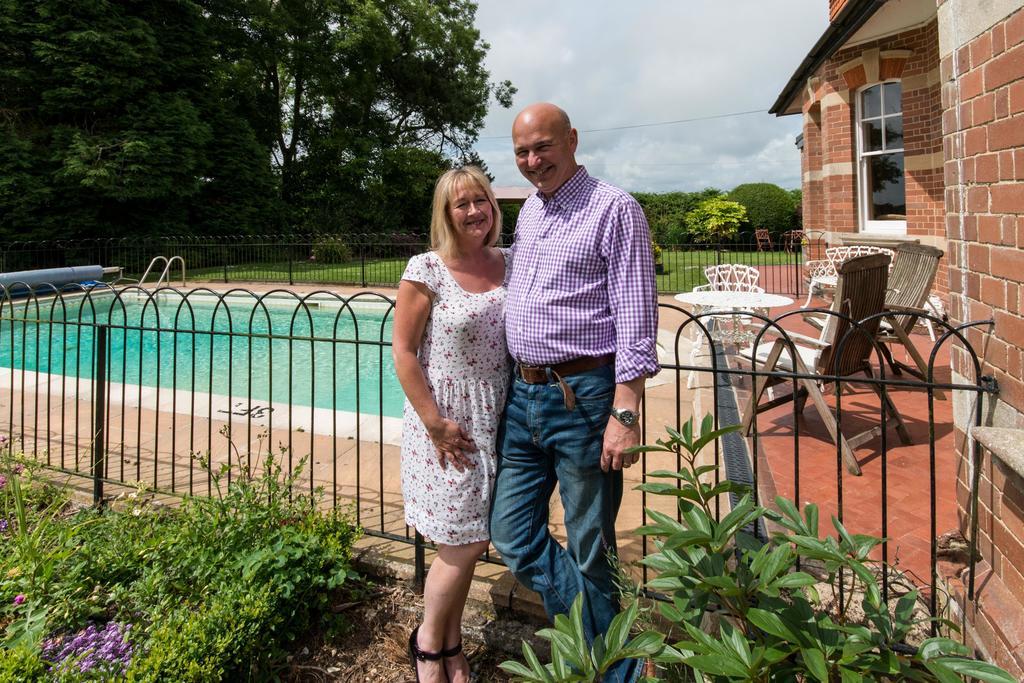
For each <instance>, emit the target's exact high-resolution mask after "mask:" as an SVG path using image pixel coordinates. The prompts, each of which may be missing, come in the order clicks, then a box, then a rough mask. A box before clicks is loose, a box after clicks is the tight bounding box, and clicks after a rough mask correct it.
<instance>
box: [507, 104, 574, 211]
mask: <svg viewBox="0 0 1024 683" xmlns="http://www.w3.org/2000/svg"><path fill="white" fill-rule="evenodd" d="M576 143H577V135H576V130H575V129H574V128H573V127H572V124H571V123H570V122H569V115H568V114H566V113H565V111H563V110H562V109H561V108H560V107H557V106H555V105H553V104H551V103H550V102H538V103H536V104H531V105H530V106H528V107H526V108H525V109H523V110H522V111H521V112H519V115H518V116H516V120H515V121H514V122H513V123H512V144H513V145H514V147H515V153H516V165H517V166H518V167H519V172H520V173H522V174H523V177H524V178H526V179H527V180H529V181H530V183H532V184H533V186H534V187H536V188H537V189H538V190H540V192H541V194H543V195H545V196H551V195H552V194H554V193H555V192H556V191H557V190H558V188H560V187H561V186H562V185H564V184H565V182H566V181H567V180H569V179H570V178H572V177H573V175H575V174H576V170H577V169H578V168H579V166H578V165H577V164H576Z"/></svg>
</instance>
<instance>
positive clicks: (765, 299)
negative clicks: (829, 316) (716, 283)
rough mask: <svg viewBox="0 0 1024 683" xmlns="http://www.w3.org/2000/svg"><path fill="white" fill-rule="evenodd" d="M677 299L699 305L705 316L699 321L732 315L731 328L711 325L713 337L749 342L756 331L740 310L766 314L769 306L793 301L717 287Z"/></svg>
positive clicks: (680, 296)
mask: <svg viewBox="0 0 1024 683" xmlns="http://www.w3.org/2000/svg"><path fill="white" fill-rule="evenodd" d="M675 300H676V301H679V302H682V303H684V304H690V305H692V306H696V307H697V313H696V314H697V315H702V317H701V318H700V320H701V322H703V323H704V324H705V325H707V324H708V321H711V320H715V319H720V318H727V317H729V318H732V321H733V325H732V328H731V329H721V328H720V326H719V325H718V324H715V325H713V326H712V330H711V336H712V338H713V339H718V340H721V341H734V342H739V341H749V340H751V339H753V338H754V335H753V333H752V332H751V331H749V330H747V329H746V326H745V325H743V324H742V321H741V320H740V318H741V317H745V316H741V315H740V313H741V312H743V311H747V312H750V313H757V312H762V311H763V312H764V314H765V315H767V312H768V310H769V309H772V308H780V307H782V306H789V305H791V304H792V303H793V300H792V299H790V298H789V297H788V296H782V295H781V294H768V293H764V292H730V291H726V290H718V289H716V290H710V291H704V292H682V293H680V294H676V295H675ZM698 334H699V332H698Z"/></svg>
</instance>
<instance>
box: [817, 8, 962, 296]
mask: <svg viewBox="0 0 1024 683" xmlns="http://www.w3.org/2000/svg"><path fill="white" fill-rule="evenodd" d="M937 32H938V24H937V22H935V21H932V22H929V23H928V24H926V25H925V26H922V27H919V28H916V29H913V30H910V31H905V32H902V33H898V34H895V35H892V36H889V37H886V38H883V39H880V40H877V41H872V42H869V43H862V44H858V45H854V46H852V47H847V48H845V49H843V50H840V51H839V52H837V53H836V54H835V55H834V56H833V57H832V58H831V59H829V60H828V62H826V64H825V65H824V66H823V67H822V69H821V70H819V72H818V74H817V79H818V80H817V81H816V82H815V84H816V90H815V93H814V96H813V97H809V96H807V95H806V94H805V99H804V105H803V109H804V149H805V152H804V167H805V170H806V169H807V168H808V167H809V165H811V160H812V159H816V158H817V157H820V160H821V162H820V163H821V168H823V169H824V172H825V176H824V178H823V179H822V181H821V184H820V187H815V186H814V184H813V183H808V182H807V181H806V180H805V183H804V197H805V198H806V200H805V202H806V203H805V205H804V226H805V229H811V230H813V229H822V230H826V231H829V232H831V233H848V234H854V233H857V232H858V230H859V228H858V225H859V223H858V215H857V211H858V209H857V203H858V202H857V170H856V164H857V155H856V139H855V135H854V126H855V125H856V113H855V107H854V104H853V102H854V101H855V99H856V96H857V91H856V90H851V86H852V87H854V88H858V87H859V86H860V85H864V84H865V83H866V69H865V68H864V67H863V66H854V67H852V68H850V64H851V62H854V61H856V60H857V59H858V58H861V56H862V55H864V53H865V52H866V51H872V50H877V51H878V53H879V55H882V56H881V57H879V58H878V67H879V69H878V70H879V79H882V78H883V77H884V76H887V75H893V74H895V73H898V72H900V73H901V80H902V82H903V84H904V88H903V128H904V149H905V153H904V157H905V159H907V163H908V165H911V164H913V163H914V161H915V160H913V158H914V157H916V158H917V159H916V162H917V164H918V167H917V168H908V169H907V171H906V173H905V179H906V198H907V235H908V236H909V237H911V238H913V237H918V238H921V239H922V240H923V241H926V242H928V243H930V244H937V245H938V246H939V247H940V248H942V249H943V250H945V235H946V231H945V206H944V203H943V188H944V182H943V172H942V162H941V158H940V156H939V153H940V152H941V150H942V100H941V90H940V87H939V82H938V78H937V73H936V72H937V70H938V66H939V56H938V33H937ZM898 50H909V51H910V54H909V55H908V56H906V57H905V58H899V59H892V58H886V57H884V53H890V51H898ZM868 85H870V84H868ZM819 108H820V112H821V113H820V115H819V116H818V117H817V118H815V116H812V115H811V114H813V113H815V110H816V109H819ZM819 120H820V129H818V125H819V124H818V121H819ZM927 155H934V158H933V159H928V160H927V161H926V162H925V166H927V167H926V168H920V165H921V163H922V162H921V160H922V159H924V158H926V156H927ZM842 169H848V170H849V172H837V171H841V170H842ZM806 178H807V175H806V174H805V179H806ZM819 196H820V199H819ZM817 202H820V203H821V205H822V210H821V213H820V214H818V213H815V209H816V203H817ZM819 216H820V218H819ZM936 282H937V286H938V288H939V289H940V290H944V289H945V286H946V282H948V273H947V271H946V260H945V259H943V261H942V262H941V263H940V271H939V275H938V277H937V279H936Z"/></svg>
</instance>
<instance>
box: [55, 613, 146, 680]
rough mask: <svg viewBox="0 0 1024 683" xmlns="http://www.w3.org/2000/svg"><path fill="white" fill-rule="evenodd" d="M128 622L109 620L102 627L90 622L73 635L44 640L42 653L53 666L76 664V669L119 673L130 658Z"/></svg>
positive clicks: (65, 666)
mask: <svg viewBox="0 0 1024 683" xmlns="http://www.w3.org/2000/svg"><path fill="white" fill-rule="evenodd" d="M130 630H131V624H128V625H125V626H123V627H122V626H121V625H120V624H118V623H117V622H113V621H111V622H108V623H107V624H106V625H105V626H104V627H103V628H100V627H98V626H96V625H95V624H90V625H89V626H87V627H85V628H84V629H82V630H81V631H79V632H78V633H76V634H74V635H64V636H57V637H55V638H51V639H49V640H46V641H45V642H44V643H43V656H44V657H45V658H46V659H48V660H49V661H51V662H53V669H54V670H58V671H60V670H66V669H68V668H70V667H75V668H77V669H78V670H79V671H83V672H85V671H99V672H103V673H107V674H111V675H117V674H120V673H122V672H123V671H124V670H126V669H127V668H128V664H129V663H130V662H131V658H132V645H131V643H130V642H129V641H128V632H129V631H130Z"/></svg>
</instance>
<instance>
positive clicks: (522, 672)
mask: <svg viewBox="0 0 1024 683" xmlns="http://www.w3.org/2000/svg"><path fill="white" fill-rule="evenodd" d="M498 668H499V669H501V670H502V671H504V672H506V673H509V674H511V675H513V676H516V677H518V678H523V679H525V680H527V681H536V680H544V679H543V678H540V679H538V677H537V676H535V675H534V673H533V671H531V670H530V669H527V668H526V667H525V666H523V665H522V664H520V663H519V662H517V661H515V660H514V659H510V660H509V661H507V662H502V663H501V664H499V665H498Z"/></svg>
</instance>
